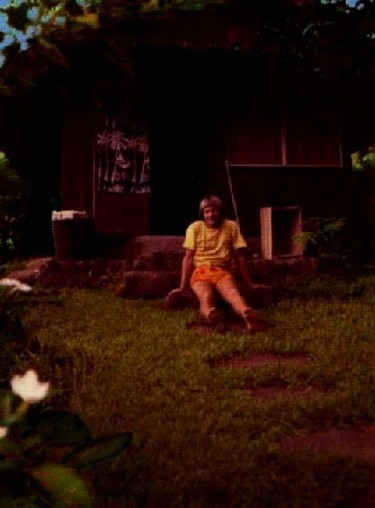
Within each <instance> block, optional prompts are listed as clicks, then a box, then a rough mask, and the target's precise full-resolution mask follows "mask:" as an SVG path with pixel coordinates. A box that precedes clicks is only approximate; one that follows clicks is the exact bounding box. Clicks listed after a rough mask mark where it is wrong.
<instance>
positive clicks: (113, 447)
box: [63, 432, 133, 469]
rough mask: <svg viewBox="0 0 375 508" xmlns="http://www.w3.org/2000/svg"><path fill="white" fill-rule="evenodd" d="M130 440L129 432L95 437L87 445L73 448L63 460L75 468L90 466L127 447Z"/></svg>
mask: <svg viewBox="0 0 375 508" xmlns="http://www.w3.org/2000/svg"><path fill="white" fill-rule="evenodd" d="M132 440H133V435H132V433H131V432H124V433H123V434H116V435H114V436H110V437H104V438H99V439H95V440H94V441H93V442H92V443H90V444H89V445H88V446H85V447H81V448H78V449H76V450H73V452H72V453H70V454H69V455H67V456H66V457H65V459H64V461H63V462H64V463H65V464H67V465H68V466H71V467H74V468H76V469H80V468H84V467H88V466H92V465H93V464H97V463H99V462H103V461H105V460H107V459H109V458H110V457H113V456H114V455H116V454H117V453H119V452H120V451H121V450H123V449H124V448H127V447H128V446H129V445H130V443H131V442H132Z"/></svg>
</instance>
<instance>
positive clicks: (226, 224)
mask: <svg viewBox="0 0 375 508" xmlns="http://www.w3.org/2000/svg"><path fill="white" fill-rule="evenodd" d="M246 246H247V245H246V242H245V240H244V238H243V236H242V235H241V232H240V229H239V227H238V225H237V223H236V222H235V221H233V220H227V219H226V220H224V221H223V223H222V224H221V226H220V227H219V228H217V229H213V228H208V227H207V226H206V224H205V223H204V221H202V220H198V221H196V222H193V223H192V224H190V226H189V227H188V228H187V230H186V237H185V241H184V244H183V247H184V248H185V249H189V250H193V251H195V254H194V266H195V268H198V267H201V266H211V267H214V266H216V267H219V268H223V269H224V270H228V269H230V265H231V254H232V251H233V250H236V249H241V248H244V247H246Z"/></svg>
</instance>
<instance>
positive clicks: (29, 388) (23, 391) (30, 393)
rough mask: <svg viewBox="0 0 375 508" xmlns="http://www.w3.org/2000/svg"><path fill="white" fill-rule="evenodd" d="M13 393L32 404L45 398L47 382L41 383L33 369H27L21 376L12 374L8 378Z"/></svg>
mask: <svg viewBox="0 0 375 508" xmlns="http://www.w3.org/2000/svg"><path fill="white" fill-rule="evenodd" d="M10 385H11V387H12V391H13V393H15V394H16V395H18V396H19V397H21V399H23V400H24V401H25V402H28V403H29V404H34V403H35V402H39V401H41V400H42V399H44V398H45V396H46V395H47V393H48V390H49V386H50V384H49V382H46V383H41V382H40V381H39V380H38V375H37V373H36V372H35V370H33V369H29V370H28V371H27V372H26V374H25V375H23V376H17V375H16V376H13V377H12V379H11V380H10Z"/></svg>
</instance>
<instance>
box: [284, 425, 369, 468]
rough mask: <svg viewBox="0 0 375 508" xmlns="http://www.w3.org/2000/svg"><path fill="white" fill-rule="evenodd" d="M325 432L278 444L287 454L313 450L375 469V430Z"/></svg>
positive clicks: (359, 429) (285, 440) (298, 437)
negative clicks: (338, 456)
mask: <svg viewBox="0 0 375 508" xmlns="http://www.w3.org/2000/svg"><path fill="white" fill-rule="evenodd" d="M369 429H373V427H369V428H356V429H348V430H339V429H332V430H325V431H318V432H313V433H310V434H306V435H304V436H296V437H294V436H293V437H287V438H285V439H284V440H282V441H281V442H280V443H279V444H278V448H279V449H280V450H283V451H286V452H292V451H301V450H311V451H315V452H321V451H324V452H329V453H334V454H337V455H342V456H348V457H352V458H354V459H357V460H360V461H363V462H366V463H368V464H371V465H372V466H374V467H375V429H374V430H369Z"/></svg>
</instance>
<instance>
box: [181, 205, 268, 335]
mask: <svg viewBox="0 0 375 508" xmlns="http://www.w3.org/2000/svg"><path fill="white" fill-rule="evenodd" d="M199 213H200V217H201V218H202V220H198V221H196V222H193V223H192V224H190V226H189V227H188V228H187V230H186V237H185V241H184V244H183V247H184V248H185V256H184V259H183V262H182V273H181V282H180V287H179V291H182V292H185V291H186V290H187V289H188V287H189V285H190V286H191V289H192V290H193V292H194V293H195V294H196V296H197V298H198V300H199V306H200V313H201V315H202V316H203V317H204V318H205V320H206V321H207V322H208V324H209V325H211V326H215V325H216V324H217V323H218V321H219V319H220V317H221V316H220V312H219V311H218V309H217V307H216V303H215V293H216V292H217V293H219V294H220V295H221V296H222V298H223V299H224V300H225V301H226V302H228V303H229V305H230V306H231V307H232V308H233V310H234V311H235V312H236V313H237V314H238V315H239V316H241V318H242V319H243V320H244V322H245V324H246V329H247V330H248V331H251V330H252V328H253V323H254V318H255V315H256V313H255V311H254V310H253V309H252V308H251V307H250V306H249V305H248V304H247V302H246V301H245V299H244V298H243V296H242V295H241V294H240V291H239V289H238V286H237V283H236V281H235V279H234V278H233V275H232V274H231V273H230V267H231V261H232V260H234V262H235V264H236V267H237V270H238V272H239V274H240V276H241V278H242V282H243V283H244V284H245V285H246V286H247V288H248V289H249V290H250V291H255V290H256V289H257V288H258V287H259V285H256V284H254V283H253V282H252V280H251V278H250V274H249V272H248V269H247V264H246V259H245V256H244V249H245V248H246V247H247V246H246V242H245V240H244V239H243V237H242V235H241V233H240V230H239V227H238V225H237V223H236V222H235V221H233V220H228V219H225V217H224V213H223V206H222V203H221V200H220V199H219V198H217V197H216V196H208V197H206V198H204V199H203V200H202V201H201V203H200V206H199Z"/></svg>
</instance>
